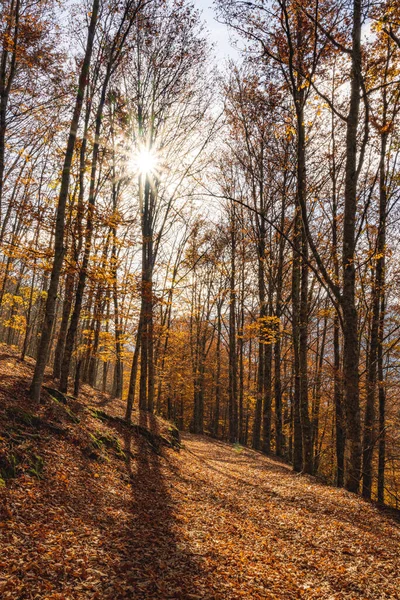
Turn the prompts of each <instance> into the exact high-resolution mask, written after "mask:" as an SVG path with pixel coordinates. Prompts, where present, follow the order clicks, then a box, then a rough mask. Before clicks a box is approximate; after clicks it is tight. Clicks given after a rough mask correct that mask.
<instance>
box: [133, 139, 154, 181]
mask: <svg viewBox="0 0 400 600" xmlns="http://www.w3.org/2000/svg"><path fill="white" fill-rule="evenodd" d="M130 162H131V166H132V169H133V170H134V171H135V172H136V173H139V174H140V175H152V174H154V173H156V172H157V169H158V167H159V158H158V156H157V153H156V152H155V151H154V150H153V149H151V148H146V147H145V146H143V147H142V148H139V149H138V150H136V152H134V154H133V156H132V158H131V161H130Z"/></svg>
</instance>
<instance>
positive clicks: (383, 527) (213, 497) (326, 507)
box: [173, 436, 400, 600]
mask: <svg viewBox="0 0 400 600" xmlns="http://www.w3.org/2000/svg"><path fill="white" fill-rule="evenodd" d="M184 443H185V446H186V450H185V452H183V453H182V454H181V456H180V457H179V458H178V462H180V463H181V464H182V468H181V469H180V473H179V477H178V483H177V484H176V489H175V490H174V492H173V495H174V496H175V497H176V498H178V495H179V494H180V495H181V501H182V505H181V507H180V509H179V513H178V518H179V519H181V521H182V529H183V531H184V537H185V539H187V540H188V543H189V544H190V547H191V549H192V552H196V553H197V555H198V557H199V560H200V563H201V564H202V565H203V569H204V573H207V580H208V581H209V583H210V584H211V590H213V591H211V590H210V589H208V591H207V590H204V589H201V577H200V580H199V582H198V585H199V588H198V593H199V590H201V592H200V593H199V597H201V598H203V597H206V598H224V597H226V598H232V599H234V598H242V597H243V598H254V599H258V598H271V599H272V598H279V599H281V598H282V599H289V598H327V599H328V598H329V599H333V598H335V599H338V598H374V599H376V600H378V599H379V600H380V599H384V598H400V530H399V527H398V525H397V524H396V523H394V522H393V521H392V520H389V519H387V518H385V517H383V516H382V514H381V513H379V512H378V510H377V509H375V508H373V507H372V506H370V505H369V504H366V503H365V502H363V501H361V500H360V499H358V498H356V497H354V496H352V495H351V494H348V493H346V492H344V491H341V490H336V489H334V488H330V487H327V486H324V485H319V484H317V483H315V481H314V480H312V479H308V478H306V477H303V476H298V475H297V476H296V475H294V474H293V473H292V472H291V471H290V470H289V469H288V468H287V467H286V466H284V465H281V464H279V463H278V462H274V461H271V460H269V459H267V458H265V457H263V456H261V455H260V454H258V453H255V452H252V451H250V450H244V449H240V448H239V449H235V448H232V447H231V446H229V445H227V444H220V443H218V442H212V441H210V440H208V439H205V438H201V437H192V436H191V437H186V438H185V439H184ZM202 594H204V595H202Z"/></svg>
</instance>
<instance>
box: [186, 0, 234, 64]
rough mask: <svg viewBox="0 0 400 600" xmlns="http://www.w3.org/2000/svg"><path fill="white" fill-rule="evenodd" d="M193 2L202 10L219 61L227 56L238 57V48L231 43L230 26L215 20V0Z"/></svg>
mask: <svg viewBox="0 0 400 600" xmlns="http://www.w3.org/2000/svg"><path fill="white" fill-rule="evenodd" d="M193 2H194V5H195V7H196V8H198V9H200V10H201V11H202V14H203V19H204V20H205V22H206V24H207V28H208V30H209V32H210V40H211V42H212V43H214V44H215V50H214V51H215V55H216V59H217V62H218V63H219V61H221V60H222V61H224V60H226V59H227V58H233V59H236V58H238V57H239V54H238V52H237V50H236V49H235V48H233V47H232V45H231V44H230V40H229V36H230V34H229V30H228V28H227V27H226V25H222V24H221V23H217V21H216V20H215V16H216V13H215V9H214V7H213V0H193Z"/></svg>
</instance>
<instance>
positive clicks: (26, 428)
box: [0, 346, 400, 600]
mask: <svg viewBox="0 0 400 600" xmlns="http://www.w3.org/2000/svg"><path fill="white" fill-rule="evenodd" d="M31 374H32V363H31V362H28V363H20V362H19V361H18V360H17V357H16V355H15V354H12V353H10V351H9V350H8V349H7V350H6V349H5V347H4V346H3V347H1V348H0V468H1V472H2V474H3V479H4V481H3V484H2V487H1V489H0V502H1V504H0V519H1V522H0V597H1V598H2V599H4V600H6V599H12V600H22V599H40V600H56V599H58V600H72V599H74V600H80V599H82V600H86V599H98V600H103V599H104V600H125V599H126V600H128V599H145V600H152V599H159V600H167V599H170V598H177V599H181V600H200V599H202V600H213V599H215V600H219V599H221V600H223V599H231V600H239V599H240V598H245V599H248V600H250V599H254V600H258V599H284V600H290V599H296V598H306V599H307V598H310V599H311V598H315V599H331V600H333V599H344V598H349V599H350V598H351V599H356V598H357V599H358V598H362V599H367V598H368V599H369V598H371V599H375V600H381V599H382V600H383V599H385V598H400V528H399V523H398V522H397V521H396V520H395V519H394V518H393V517H392V516H390V515H387V514H385V513H382V512H380V511H379V510H378V509H377V508H376V507H375V506H373V505H372V504H369V503H366V502H364V501H362V500H361V499H360V498H357V497H356V496H354V495H351V494H349V493H347V492H345V491H343V490H337V489H334V488H331V487H328V486H326V485H323V484H320V483H318V482H317V481H316V480H315V479H314V478H311V477H305V476H300V475H295V474H294V473H293V472H291V470H290V468H289V467H287V466H286V465H284V464H283V463H280V462H278V461H274V460H272V459H269V458H266V457H265V456H262V455H261V454H259V453H256V452H253V451H251V450H248V449H244V448H241V447H239V446H232V445H229V444H224V443H220V442H217V441H213V440H211V439H209V438H206V437H201V436H192V435H184V436H183V439H182V448H181V449H180V450H179V451H178V450H177V449H176V448H175V449H174V448H170V447H168V444H169V441H172V442H173V436H171V430H170V428H169V425H168V424H167V423H166V422H165V421H162V420H161V419H156V418H154V417H150V416H149V415H145V414H138V413H136V414H135V419H136V423H137V425H139V426H140V427H139V428H138V429H137V430H134V429H132V428H131V429H128V428H126V427H124V426H123V424H122V423H120V422H119V421H118V420H107V419H105V418H104V414H103V412H102V411H105V412H107V413H108V414H114V415H118V414H121V410H122V406H121V405H119V404H118V403H115V401H111V400H110V398H109V397H107V396H104V395H101V394H95V393H94V392H93V391H91V390H90V388H84V390H83V393H82V395H80V397H79V402H78V401H76V400H73V399H71V398H68V404H67V405H63V404H60V403H59V402H56V401H55V400H54V398H52V397H51V396H50V395H49V394H48V393H47V392H45V393H44V394H43V401H42V404H41V405H40V407H35V406H33V405H32V403H31V401H30V400H29V398H28V396H27V387H28V384H29V377H30V376H31ZM49 383H50V384H51V382H49ZM144 430H147V431H150V432H151V435H150V436H145V435H143V433H144ZM151 436H153V437H151ZM157 440H158V442H159V443H158V442H157ZM156 442H157V443H156ZM1 481H2V480H0V483H1Z"/></svg>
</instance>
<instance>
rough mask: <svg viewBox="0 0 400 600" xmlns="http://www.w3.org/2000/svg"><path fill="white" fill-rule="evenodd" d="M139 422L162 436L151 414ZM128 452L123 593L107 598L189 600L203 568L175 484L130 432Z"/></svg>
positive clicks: (126, 434)
mask: <svg viewBox="0 0 400 600" xmlns="http://www.w3.org/2000/svg"><path fill="white" fill-rule="evenodd" d="M139 424H140V425H141V426H142V427H146V428H148V429H150V430H151V431H152V432H153V433H158V431H157V429H158V428H157V423H156V419H155V418H154V417H153V416H152V415H151V414H148V413H145V412H142V413H141V414H140V418H139ZM124 451H125V453H126V456H127V469H128V476H129V480H130V483H131V489H132V510H131V519H130V520H128V523H127V531H126V535H127V538H128V539H127V541H126V543H125V545H124V547H123V548H121V554H122V555H123V556H122V557H121V564H120V567H119V568H118V571H119V572H120V574H121V575H120V577H119V578H118V580H119V584H120V585H117V586H116V587H117V588H120V589H116V588H114V590H113V592H112V594H111V596H107V597H108V598H111V597H112V598H113V599H115V600H117V599H122V598H124V599H125V598H135V599H136V598H142V599H146V600H152V599H154V600H155V599H160V600H161V599H162V600H167V599H169V598H178V599H181V600H184V599H187V598H189V597H190V595H189V593H188V590H191V591H192V592H194V593H195V592H196V591H197V590H196V586H201V579H202V567H201V564H200V560H199V557H196V556H195V555H193V553H191V552H190V551H189V550H188V542H187V540H185V538H184V537H183V535H182V533H181V530H182V525H181V524H180V523H179V518H178V517H177V506H176V503H175V501H174V500H173V499H172V498H171V494H170V489H171V488H172V485H173V484H172V483H169V482H168V480H167V479H165V477H164V475H163V473H162V465H161V461H163V460H164V459H163V458H162V456H160V455H157V454H156V452H155V451H154V448H151V446H150V445H149V444H148V443H147V442H146V440H144V439H140V440H138V439H137V438H136V437H135V436H134V435H133V434H132V432H131V431H129V430H128V429H126V430H125V432H124ZM132 457H134V458H132ZM166 465H167V462H166ZM166 468H168V467H167V466H166ZM201 587H202V586H201ZM199 597H200V598H201V597H203V596H202V595H200V596H199Z"/></svg>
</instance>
